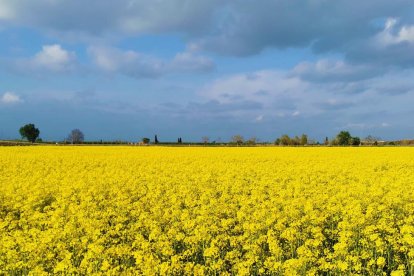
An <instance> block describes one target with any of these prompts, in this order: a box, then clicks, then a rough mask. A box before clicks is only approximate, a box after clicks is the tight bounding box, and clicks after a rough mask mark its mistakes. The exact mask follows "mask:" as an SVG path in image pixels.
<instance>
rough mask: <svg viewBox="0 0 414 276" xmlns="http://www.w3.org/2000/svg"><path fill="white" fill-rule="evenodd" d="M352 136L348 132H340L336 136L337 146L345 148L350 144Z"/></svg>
mask: <svg viewBox="0 0 414 276" xmlns="http://www.w3.org/2000/svg"><path fill="white" fill-rule="evenodd" d="M351 139H352V136H351V134H350V133H349V131H341V132H339V133H338V135H336V140H337V143H338V145H340V146H347V145H350V144H351Z"/></svg>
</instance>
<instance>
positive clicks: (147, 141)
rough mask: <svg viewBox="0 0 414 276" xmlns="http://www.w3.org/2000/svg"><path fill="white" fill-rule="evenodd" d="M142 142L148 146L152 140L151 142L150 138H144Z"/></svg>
mask: <svg viewBox="0 0 414 276" xmlns="http://www.w3.org/2000/svg"><path fill="white" fill-rule="evenodd" d="M141 141H142V143H143V144H145V145H147V144H149V143H150V141H151V140H150V138H147V137H144V138H142V140H141Z"/></svg>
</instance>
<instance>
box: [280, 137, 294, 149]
mask: <svg viewBox="0 0 414 276" xmlns="http://www.w3.org/2000/svg"><path fill="white" fill-rule="evenodd" d="M279 139H280V143H279V144H280V145H282V146H289V145H291V144H292V139H290V137H289V135H287V134H284V135H282V136H281V137H280V138H279Z"/></svg>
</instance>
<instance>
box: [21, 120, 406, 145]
mask: <svg viewBox="0 0 414 276" xmlns="http://www.w3.org/2000/svg"><path fill="white" fill-rule="evenodd" d="M19 133H20V135H21V137H22V139H27V140H28V141H29V142H31V143H34V142H42V139H41V138H39V135H40V130H39V129H38V128H36V126H35V125H34V124H26V125H24V126H22V127H21V128H20V129H19ZM411 142H413V143H414V141H412V140H402V141H398V142H396V143H394V142H388V143H384V141H380V139H379V138H376V137H373V136H371V135H369V136H367V137H366V138H365V139H363V140H361V139H360V138H359V137H357V136H352V135H351V134H350V133H349V131H340V132H339V133H338V134H337V135H336V136H335V137H334V138H332V139H328V137H326V138H325V141H324V142H322V143H320V142H316V141H315V140H311V139H309V138H308V135H307V134H302V135H301V136H293V137H290V136H289V135H287V134H284V135H282V136H280V137H279V138H277V139H276V140H275V141H274V142H273V144H274V145H279V146H306V145H326V146H359V145H361V144H363V145H378V143H383V144H386V145H411V144H413V143H411ZM64 143H67V144H80V143H88V144H89V143H92V144H114V143H115V144H127V142H122V141H115V142H113V141H112V142H103V141H102V140H100V141H99V142H96V141H95V142H85V135H84V134H83V132H82V131H81V130H80V129H73V130H72V131H71V132H70V133H69V134H68V136H67V138H65V140H64ZM186 143H188V142H186ZM140 144H144V145H149V144H183V139H182V138H181V137H178V138H177V142H162V143H161V142H160V141H159V139H158V136H157V135H155V136H154V139H153V141H151V139H150V138H148V137H144V138H142V139H141V141H140ZM189 144H200V145H207V144H208V145H212V144H213V145H214V144H228V145H237V146H240V145H256V144H269V143H268V142H263V143H261V142H260V141H259V139H257V138H256V137H251V138H249V139H244V137H243V136H241V135H234V136H232V137H231V139H230V141H229V142H222V141H221V139H220V138H219V139H218V140H214V141H211V140H210V138H209V137H208V136H203V137H202V138H201V142H200V143H193V142H189Z"/></svg>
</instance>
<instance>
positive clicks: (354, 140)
mask: <svg viewBox="0 0 414 276" xmlns="http://www.w3.org/2000/svg"><path fill="white" fill-rule="evenodd" d="M350 144H351V145H352V146H359V145H360V144H361V139H359V137H352V138H351V142H350Z"/></svg>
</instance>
